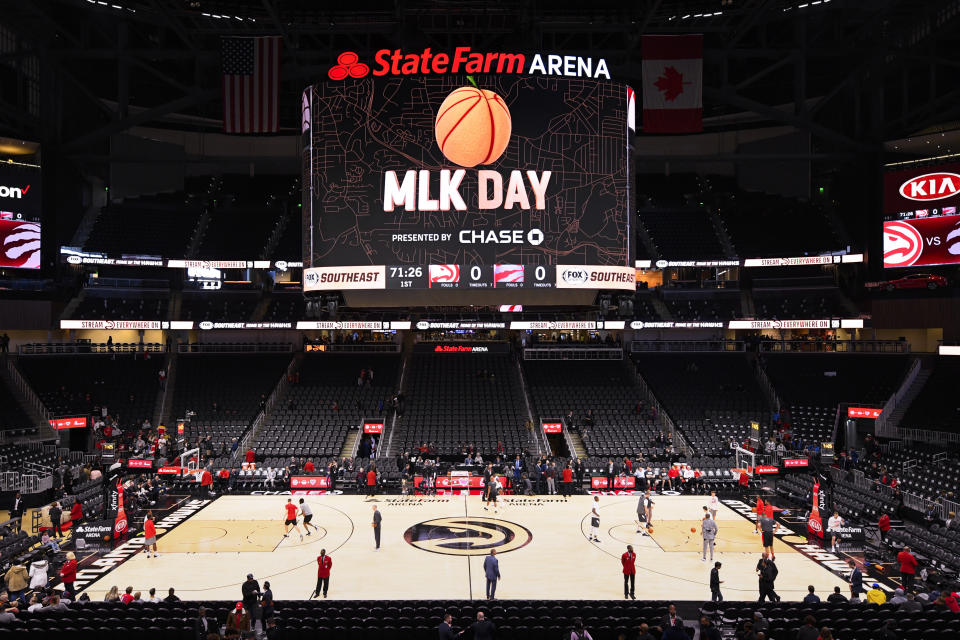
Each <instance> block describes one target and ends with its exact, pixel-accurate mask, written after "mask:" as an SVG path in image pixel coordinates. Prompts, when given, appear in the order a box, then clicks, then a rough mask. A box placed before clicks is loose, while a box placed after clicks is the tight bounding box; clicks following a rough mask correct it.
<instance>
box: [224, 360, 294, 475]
mask: <svg viewBox="0 0 960 640" xmlns="http://www.w3.org/2000/svg"><path fill="white" fill-rule="evenodd" d="M298 366H299V363H298V361H297V359H296V358H293V359H291V360H290V364H289V365H287V369H286V371H284V372H283V377H282V378H281V379H280V380H279V381H278V382H277V384H276V386H275V387H274V388H273V391H272V392H270V396H269V397H268V398H267V400H266V402H264V404H263V409H261V410H260V412H259V413H257V415H256V417H254V419H253V420H252V421H251V422H250V425H249V426H248V427H247V428H246V429H245V430H244V432H243V433H242V434H240V439H239V441H238V445H237V450H236V451H234V452H233V455H232V456H231V459H232V460H234V461H236V460H237V459H239V457H240V456H242V455H243V453H244V452H246V451H247V449H249V448H250V441H251V440H252V439H253V438H254V436H256V433H257V431H258V430H259V429H260V426H261V425H262V424H263V421H264V420H265V419H266V417H267V414H269V413H270V411H271V410H273V408H274V407H275V406H276V404H277V402H279V400H280V396H281V395H282V394H283V393H285V392H286V390H287V387H289V386H290V376H292V375H293V374H294V373H295V372H296V369H297V367H298Z"/></svg>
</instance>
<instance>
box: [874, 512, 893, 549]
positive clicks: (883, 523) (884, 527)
mask: <svg viewBox="0 0 960 640" xmlns="http://www.w3.org/2000/svg"><path fill="white" fill-rule="evenodd" d="M877 528H878V529H880V539H881V540H882V541H884V542H886V541H887V532H889V531H890V516H889V514H886V513H885V514H883V515H882V516H880V521H879V522H877Z"/></svg>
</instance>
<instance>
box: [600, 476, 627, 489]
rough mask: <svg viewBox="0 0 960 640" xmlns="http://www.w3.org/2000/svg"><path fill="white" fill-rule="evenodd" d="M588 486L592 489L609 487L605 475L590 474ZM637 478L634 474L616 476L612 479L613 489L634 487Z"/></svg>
mask: <svg viewBox="0 0 960 640" xmlns="http://www.w3.org/2000/svg"><path fill="white" fill-rule="evenodd" d="M590 486H591V487H592V488H594V489H609V488H610V487H609V486H608V482H607V478H606V476H591V477H590ZM636 486H637V479H636V478H635V477H634V476H616V477H615V478H614V479H613V488H614V489H634V488H636Z"/></svg>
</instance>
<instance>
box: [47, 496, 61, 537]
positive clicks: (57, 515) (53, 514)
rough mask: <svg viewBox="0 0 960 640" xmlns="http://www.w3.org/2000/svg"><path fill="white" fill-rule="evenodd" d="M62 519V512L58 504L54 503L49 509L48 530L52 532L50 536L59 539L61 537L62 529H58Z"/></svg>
mask: <svg viewBox="0 0 960 640" xmlns="http://www.w3.org/2000/svg"><path fill="white" fill-rule="evenodd" d="M62 517H63V511H62V510H61V509H60V503H59V502H54V503H53V506H52V507H50V528H51V530H52V531H53V533H52V534H51V535H53V536H56V537H57V538H60V537H62V536H63V529H61V528H60V519H61V518H62Z"/></svg>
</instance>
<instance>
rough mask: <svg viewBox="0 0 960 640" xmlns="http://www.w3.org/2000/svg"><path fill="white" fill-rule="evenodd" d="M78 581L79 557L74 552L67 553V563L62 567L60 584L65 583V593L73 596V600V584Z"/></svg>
mask: <svg viewBox="0 0 960 640" xmlns="http://www.w3.org/2000/svg"><path fill="white" fill-rule="evenodd" d="M76 581H77V556H75V555H74V553H73V552H72V551H68V552H67V561H66V562H64V563H63V566H62V567H60V582H62V583H63V592H64V593H69V594H71V597H70V599H71V600H73V583H74V582H76Z"/></svg>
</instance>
